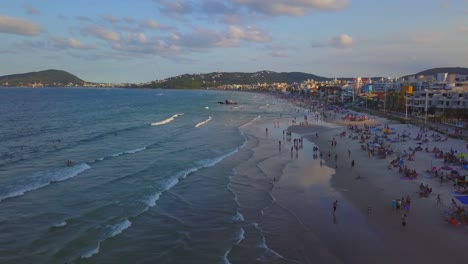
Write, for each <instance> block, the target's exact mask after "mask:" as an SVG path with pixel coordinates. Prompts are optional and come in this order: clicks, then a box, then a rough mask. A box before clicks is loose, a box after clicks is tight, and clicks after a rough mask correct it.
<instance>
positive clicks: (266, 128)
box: [265, 127, 268, 136]
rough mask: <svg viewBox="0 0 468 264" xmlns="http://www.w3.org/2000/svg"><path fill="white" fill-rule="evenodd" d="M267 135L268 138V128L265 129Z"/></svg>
mask: <svg viewBox="0 0 468 264" xmlns="http://www.w3.org/2000/svg"><path fill="white" fill-rule="evenodd" d="M265 135H267V136H268V127H267V128H265Z"/></svg>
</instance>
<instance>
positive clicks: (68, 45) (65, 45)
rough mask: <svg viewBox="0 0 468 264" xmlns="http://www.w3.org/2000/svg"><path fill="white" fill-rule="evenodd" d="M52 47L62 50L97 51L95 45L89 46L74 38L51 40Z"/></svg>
mask: <svg viewBox="0 0 468 264" xmlns="http://www.w3.org/2000/svg"><path fill="white" fill-rule="evenodd" d="M51 45H52V46H53V47H55V48H62V49H81V50H86V49H95V48H96V47H95V46H93V45H87V44H83V43H81V42H80V41H79V40H77V39H74V38H68V39H64V38H51Z"/></svg>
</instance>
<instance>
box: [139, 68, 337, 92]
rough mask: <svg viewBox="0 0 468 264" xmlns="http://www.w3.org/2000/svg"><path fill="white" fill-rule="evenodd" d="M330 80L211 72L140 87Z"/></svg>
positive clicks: (282, 74) (267, 73) (286, 74)
mask: <svg viewBox="0 0 468 264" xmlns="http://www.w3.org/2000/svg"><path fill="white" fill-rule="evenodd" d="M310 79H313V80H315V81H325V80H330V79H328V78H325V77H321V76H317V75H314V74H308V73H302V72H272V71H260V72H254V73H246V72H212V73H205V74H184V75H179V76H176V77H171V78H168V79H165V80H160V81H155V82H151V83H149V84H145V85H142V86H141V87H155V88H186V89H193V88H209V87H218V86H222V85H233V84H243V85H254V84H258V83H300V82H303V81H305V80H310Z"/></svg>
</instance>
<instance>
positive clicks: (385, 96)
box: [383, 84, 387, 114]
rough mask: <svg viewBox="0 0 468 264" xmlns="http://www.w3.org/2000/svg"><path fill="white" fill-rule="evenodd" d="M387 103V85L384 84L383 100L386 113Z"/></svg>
mask: <svg viewBox="0 0 468 264" xmlns="http://www.w3.org/2000/svg"><path fill="white" fill-rule="evenodd" d="M386 105H387V85H385V84H384V101H383V112H384V114H385V108H386Z"/></svg>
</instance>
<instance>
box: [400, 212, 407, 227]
mask: <svg viewBox="0 0 468 264" xmlns="http://www.w3.org/2000/svg"><path fill="white" fill-rule="evenodd" d="M401 225H402V226H403V227H405V226H406V214H403V215H402V216H401Z"/></svg>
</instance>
